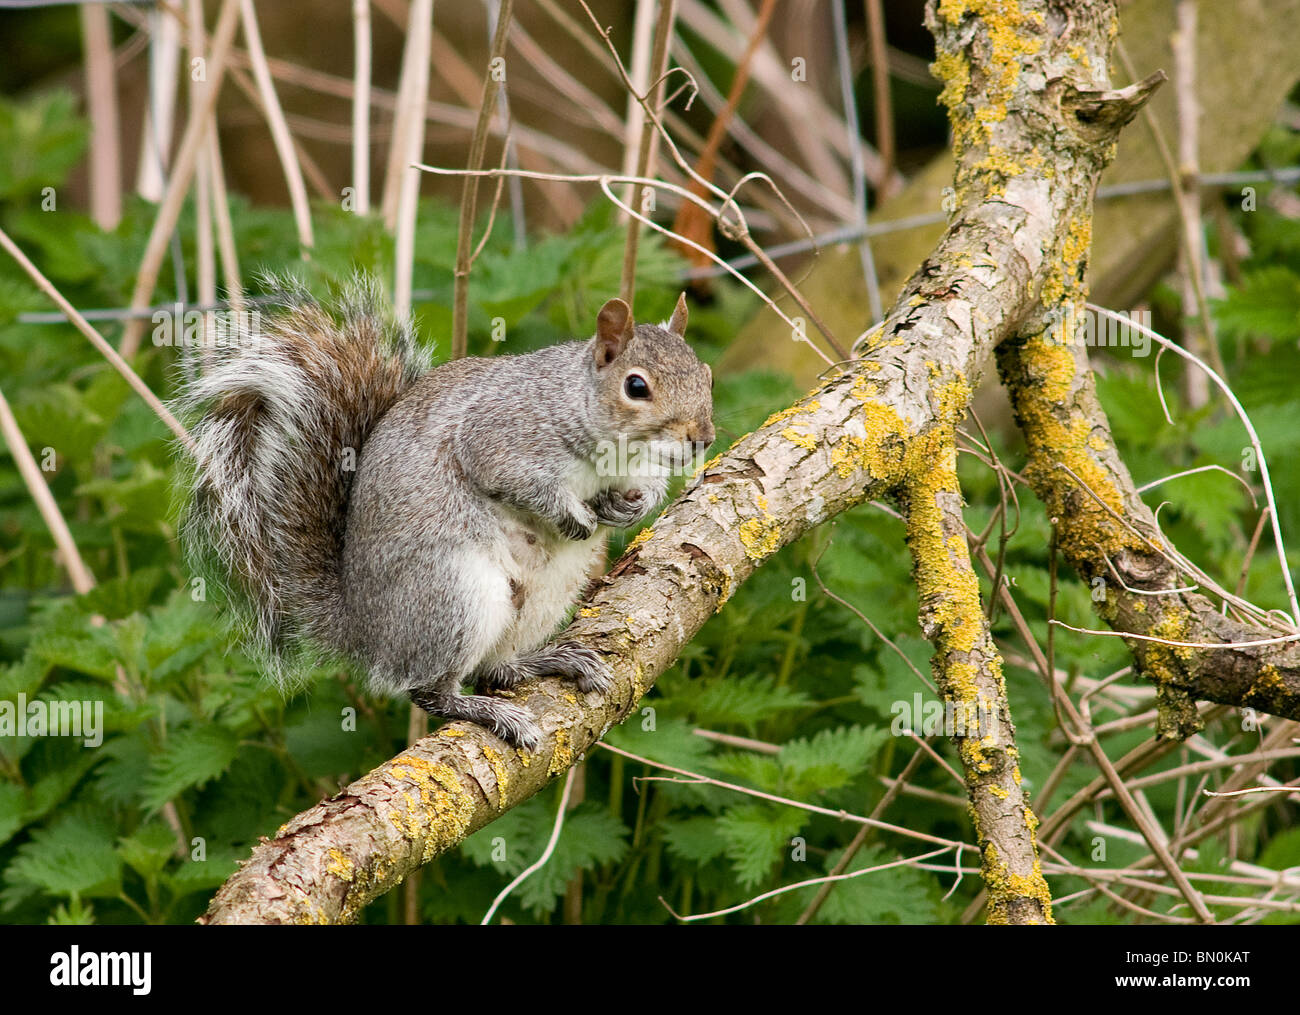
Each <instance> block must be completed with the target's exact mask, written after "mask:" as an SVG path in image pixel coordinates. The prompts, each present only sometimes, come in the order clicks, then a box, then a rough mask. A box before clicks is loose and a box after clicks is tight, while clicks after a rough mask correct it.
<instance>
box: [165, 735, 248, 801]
mask: <svg viewBox="0 0 1300 1015" xmlns="http://www.w3.org/2000/svg"><path fill="white" fill-rule="evenodd" d="M238 750H239V740H238V738H237V737H236V736H235V734H233V733H232V732H230V731H229V730H227V729H223V728H222V727H220V726H198V727H194V726H190V727H186V728H184V729H179V730H177V731H175V732H174V733H172V734H171V736H170V737H169V738H168V741H167V745H166V747H164V748H163V750H162V752H161V753H159V754H158V755H156V756H155V757H154V759H153V763H152V765H151V766H150V772H149V775H148V777H147V778H146V779H145V787H144V796H143V800H144V804H145V806H146V807H148V808H149V809H150V810H157V809H158V808H159V807H161V806H162V805H163V804H165V803H166V802H167V801H168V800H171V799H172V798H174V797H176V796H178V795H179V794H180V793H182V792H183V791H185V790H187V789H189V788H190V787H192V786H201V785H203V784H204V783H206V782H207V781H208V780H209V779H215V778H216V777H217V776H219V775H220V774H221V773H222V772H224V771H225V770H226V769H227V768H228V767H229V765H230V763H231V762H232V761H234V760H235V754H236V753H237V752H238Z"/></svg>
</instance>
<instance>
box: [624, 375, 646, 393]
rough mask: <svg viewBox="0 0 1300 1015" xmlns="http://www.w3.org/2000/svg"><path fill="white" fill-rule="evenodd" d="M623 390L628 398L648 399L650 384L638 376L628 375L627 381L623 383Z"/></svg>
mask: <svg viewBox="0 0 1300 1015" xmlns="http://www.w3.org/2000/svg"><path fill="white" fill-rule="evenodd" d="M623 390H624V391H625V392H627V397H628V398H649V397H650V382H649V381H647V380H646V379H645V378H644V377H642V376H641V375H640V374H628V375H627V380H625V381H624V382H623Z"/></svg>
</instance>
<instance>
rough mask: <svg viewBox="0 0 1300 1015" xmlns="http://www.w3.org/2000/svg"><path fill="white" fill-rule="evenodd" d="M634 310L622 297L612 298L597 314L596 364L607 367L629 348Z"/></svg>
mask: <svg viewBox="0 0 1300 1015" xmlns="http://www.w3.org/2000/svg"><path fill="white" fill-rule="evenodd" d="M632 329H633V324H632V311H631V310H630V309H629V308H628V305H627V304H626V303H624V302H623V301H622V300H620V299H617V298H616V299H612V300H610V301H609V302H608V303H606V304H605V305H604V306H603V307H601V308H600V313H599V314H597V315H596V366H597V367H607V366H609V365H610V364H611V363H613V362H614V360H616V359H617V358H618V357H619V354H620V353H622V352H623V350H624V349H626V348H627V343H628V342H629V341H630V340H631V338H632Z"/></svg>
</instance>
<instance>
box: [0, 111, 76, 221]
mask: <svg viewBox="0 0 1300 1015" xmlns="http://www.w3.org/2000/svg"><path fill="white" fill-rule="evenodd" d="M75 109H76V99H74V98H73V96H72V93H71V92H68V91H62V90H61V91H57V92H49V93H46V94H44V95H37V96H35V97H33V98H31V99H29V100H27V101H25V102H13V101H10V100H8V99H0V199H4V200H14V199H16V198H19V197H23V196H27V195H32V194H38V193H39V192H40V191H41V190H42V188H45V187H54V188H58V187H59V186H61V185H62V183H63V181H64V180H65V179H66V178H67V175H68V172H69V170H71V169H72V167H73V166H75V165H76V164H77V162H78V160H79V159H80V158H81V153H82V151H83V149H84V148H85V144H86V128H85V124H84V123H83V121H81V120H80V119H79V118H78V117H77V115H76V113H75V112H74V111H75ZM49 215H50V220H51V221H50V228H51V229H54V228H55V227H56V221H57V216H56V215H55V214H54V213H52V212H51V213H49Z"/></svg>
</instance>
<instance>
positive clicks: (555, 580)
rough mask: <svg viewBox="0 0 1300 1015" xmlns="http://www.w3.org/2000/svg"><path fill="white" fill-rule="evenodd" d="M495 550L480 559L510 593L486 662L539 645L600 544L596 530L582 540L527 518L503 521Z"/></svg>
mask: <svg viewBox="0 0 1300 1015" xmlns="http://www.w3.org/2000/svg"><path fill="white" fill-rule="evenodd" d="M502 537H503V538H502V539H501V540H500V542H499V544H498V548H497V550H496V552H494V553H492V554H491V555H490V556H489V558H488V560H487V561H485V563H486V564H488V566H489V567H491V568H492V569H493V570H496V571H497V572H498V575H499V577H497V579H496V581H495V582H494V584H496V585H497V587H498V588H499V589H501V590H502V591H503V592H504V594H505V595H506V596H507V597H508V598H509V607H508V608H507V609H505V610H501V609H492V610H491V611H490V612H491V614H492V615H493V616H495V617H501V618H502V619H503V620H504V623H503V624H502V629H501V631H500V633H499V634H498V635H497V637H496V639H495V641H494V643H493V645H492V648H491V649H490V650H489V651H488V653H487V655H486V656H485V659H484V661H485V662H496V661H498V660H505V659H511V658H513V657H515V656H517V655H520V654H522V653H524V652H529V651H531V650H533V649H535V648H538V647H539V646H541V645H543V644H544V643H545V642H546V641H547V639H548V638H550V636H551V635H552V634H553V633H554V632H555V629H556V627H557V626H558V625H559V623H560V621H562V620H563V619H564V615H565V613H566V611H567V610H568V609H569V607H570V606H572V605H573V603H574V601H575V600H576V599H577V598H578V594H579V593H580V592H581V591H582V587H583V585H584V584H586V581H587V578H588V577H589V575H590V572H591V568H592V565H593V563H594V562H595V560H596V557H597V556H598V554H599V553H600V550H601V549H602V547H603V546H604V540H603V538H602V536H601V535H596V536H593V537H592V538H591V539H587V540H583V541H581V542H578V541H575V540H571V539H562V538H559V537H556V536H554V535H551V534H549V533H545V532H543V531H541V530H539V529H537V528H534V527H533V526H531V525H529V524H528V523H527V522H526V521H523V520H521V519H518V518H513V519H511V520H510V521H508V522H506V524H505V525H504V526H503V530H502Z"/></svg>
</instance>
